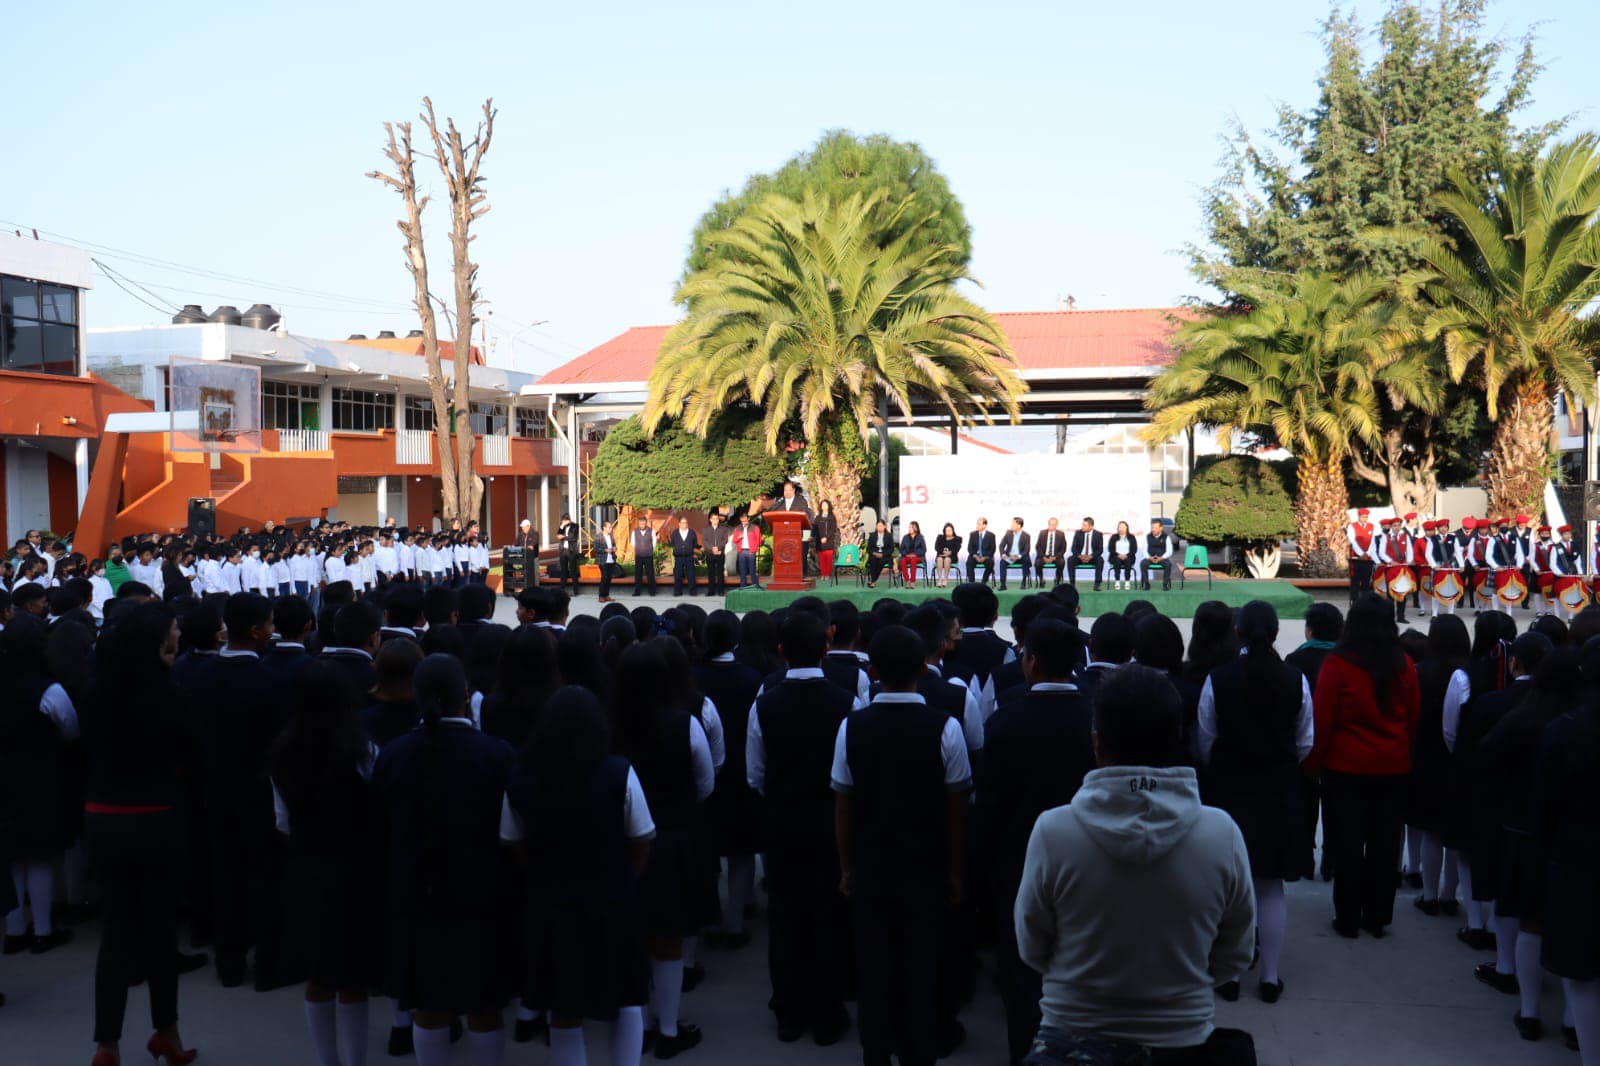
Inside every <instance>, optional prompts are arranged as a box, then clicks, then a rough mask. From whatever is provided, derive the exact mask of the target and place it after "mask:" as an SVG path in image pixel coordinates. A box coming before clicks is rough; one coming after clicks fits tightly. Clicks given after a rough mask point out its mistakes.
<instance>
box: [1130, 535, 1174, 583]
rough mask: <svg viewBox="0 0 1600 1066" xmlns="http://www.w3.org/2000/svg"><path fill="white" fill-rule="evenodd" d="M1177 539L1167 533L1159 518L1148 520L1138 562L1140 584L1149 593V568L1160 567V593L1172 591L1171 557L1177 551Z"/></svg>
mask: <svg viewBox="0 0 1600 1066" xmlns="http://www.w3.org/2000/svg"><path fill="white" fill-rule="evenodd" d="M1177 548H1178V538H1176V537H1174V536H1173V535H1172V534H1170V533H1168V532H1167V525H1166V523H1165V522H1163V521H1161V519H1159V518H1152V519H1151V520H1150V532H1149V533H1147V534H1146V535H1145V538H1144V558H1143V559H1140V560H1139V577H1140V584H1141V585H1143V586H1144V590H1145V591H1146V592H1149V591H1150V568H1151V567H1152V566H1159V567H1161V591H1163V592H1171V591H1172V556H1173V554H1174V553H1175V552H1176V551H1177Z"/></svg>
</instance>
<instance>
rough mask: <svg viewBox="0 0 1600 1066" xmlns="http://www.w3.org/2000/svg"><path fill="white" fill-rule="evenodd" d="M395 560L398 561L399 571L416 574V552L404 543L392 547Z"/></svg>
mask: <svg viewBox="0 0 1600 1066" xmlns="http://www.w3.org/2000/svg"><path fill="white" fill-rule="evenodd" d="M394 554H395V558H397V559H399V560H400V569H401V570H404V571H405V572H406V573H408V574H414V573H416V572H417V550H416V549H415V548H413V547H412V546H411V545H409V544H407V543H406V542H405V541H401V542H400V543H398V544H396V545H395V546H394Z"/></svg>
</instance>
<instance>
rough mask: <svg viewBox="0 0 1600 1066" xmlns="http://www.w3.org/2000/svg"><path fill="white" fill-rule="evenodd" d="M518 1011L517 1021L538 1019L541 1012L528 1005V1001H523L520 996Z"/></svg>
mask: <svg viewBox="0 0 1600 1066" xmlns="http://www.w3.org/2000/svg"><path fill="white" fill-rule="evenodd" d="M516 1011H517V1021H519V1022H531V1021H534V1020H535V1019H537V1018H538V1017H539V1014H540V1012H539V1011H536V1010H534V1009H533V1008H532V1007H530V1006H528V1005H527V1004H526V1003H523V1002H522V999H521V997H520V996H519V997H518V998H517V1006H516Z"/></svg>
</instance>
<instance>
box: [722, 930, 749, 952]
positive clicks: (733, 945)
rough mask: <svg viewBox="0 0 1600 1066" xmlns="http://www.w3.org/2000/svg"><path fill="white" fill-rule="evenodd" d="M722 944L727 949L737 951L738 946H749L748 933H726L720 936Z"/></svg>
mask: <svg viewBox="0 0 1600 1066" xmlns="http://www.w3.org/2000/svg"><path fill="white" fill-rule="evenodd" d="M722 946H723V947H724V948H726V949H727V950H729V951H738V950H739V949H740V948H743V947H749V946H750V934H749V933H727V934H725V935H724V936H723V938H722Z"/></svg>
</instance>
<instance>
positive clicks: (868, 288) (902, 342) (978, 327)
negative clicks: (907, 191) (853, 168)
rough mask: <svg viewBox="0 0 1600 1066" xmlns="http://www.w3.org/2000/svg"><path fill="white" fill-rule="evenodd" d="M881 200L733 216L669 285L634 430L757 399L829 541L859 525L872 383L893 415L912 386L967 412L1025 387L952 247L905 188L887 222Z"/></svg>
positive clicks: (1006, 406)
mask: <svg viewBox="0 0 1600 1066" xmlns="http://www.w3.org/2000/svg"><path fill="white" fill-rule="evenodd" d="M884 199H885V196H884V195H883V194H880V195H877V196H862V195H859V194H858V195H855V196H851V197H850V198H849V199H846V200H843V201H838V202H835V201H832V200H829V199H827V198H825V197H821V196H817V195H815V194H814V193H812V192H809V191H808V192H807V193H806V194H805V195H804V197H803V199H801V200H799V201H795V200H792V199H788V198H786V197H780V196H773V197H770V198H768V199H767V200H765V201H763V202H762V203H761V204H760V205H758V206H757V207H756V208H754V209H753V210H752V211H750V212H749V213H747V214H746V215H745V216H743V217H742V218H741V219H740V220H739V221H738V222H737V223H735V225H734V226H733V228H732V229H730V230H728V231H727V232H726V233H725V234H724V235H723V238H722V240H723V243H724V245H725V246H726V247H727V250H728V251H729V252H730V253H731V254H729V255H728V256H725V257H723V258H721V259H720V260H719V261H718V262H717V263H714V264H712V265H711V266H709V267H707V268H706V269H704V270H701V271H697V272H695V273H694V274H691V275H690V276H689V277H688V278H687V279H686V280H685V281H684V283H683V284H682V286H680V287H679V289H678V293H677V297H676V299H677V300H678V302H679V303H681V304H683V305H684V306H685V307H686V308H688V311H687V313H686V315H685V317H684V318H683V320H682V321H680V322H679V323H678V324H677V325H675V326H673V327H672V329H671V330H669V331H668V333H667V336H666V337H665V339H663V341H662V343H661V352H660V356H659V358H658V359H657V361H656V365H655V369H654V370H653V371H652V372H651V374H650V391H649V398H648V399H647V400H646V402H645V407H644V412H643V417H644V425H645V429H646V430H647V431H649V432H653V431H654V430H655V428H656V427H657V426H659V425H661V424H662V422H663V420H664V419H667V418H676V419H681V420H682V423H683V425H684V427H685V428H687V429H688V430H690V431H691V432H693V433H697V434H699V435H701V436H704V435H706V433H707V432H708V431H709V430H710V428H711V426H712V425H713V423H714V422H715V421H716V419H717V417H718V416H719V414H720V413H721V412H722V411H723V410H724V409H725V408H727V407H728V405H729V404H731V403H733V402H735V401H738V400H748V401H750V402H751V403H754V404H757V405H759V406H760V407H761V408H762V410H763V412H764V414H763V419H764V431H765V436H766V445H767V448H768V449H769V450H771V451H774V452H775V451H776V450H777V449H778V448H779V447H780V445H781V444H782V443H784V442H785V441H784V438H786V437H787V436H789V435H792V434H796V433H797V434H798V435H800V436H802V437H803V438H804V440H805V442H806V444H807V448H808V454H807V459H806V468H805V469H806V476H807V480H808V482H809V489H810V493H811V497H812V501H813V503H816V502H817V501H819V500H822V499H831V500H832V501H833V504H834V508H835V513H836V514H837V515H838V518H839V525H840V538H841V541H842V542H844V543H849V542H851V541H852V540H853V539H855V538H858V537H859V535H860V527H859V517H860V516H859V512H860V508H861V477H862V474H863V473H864V471H865V468H866V449H865V447H864V444H863V439H864V438H865V436H866V434H867V433H868V430H869V427H870V426H871V424H872V423H873V422H874V421H875V420H876V419H877V418H878V405H879V400H880V397H885V396H886V397H887V399H888V400H890V401H892V402H893V404H894V405H895V406H896V407H897V408H899V410H900V411H901V412H902V413H903V414H905V415H906V416H907V418H909V417H910V414H911V408H912V403H913V401H914V400H922V401H924V402H926V401H932V402H934V403H936V404H937V405H938V406H940V407H942V408H944V409H945V410H947V411H949V412H950V414H951V415H953V416H955V417H956V418H957V419H959V420H960V421H962V422H965V423H969V424H970V423H971V422H972V421H974V420H976V419H982V420H984V421H992V416H991V410H992V409H993V408H994V407H999V408H1001V409H1002V410H1004V411H1005V412H1006V414H1007V415H1008V416H1010V418H1011V420H1012V421H1013V422H1014V421H1016V420H1017V415H1018V403H1017V398H1018V397H1019V396H1020V395H1021V394H1022V393H1023V392H1025V391H1026V386H1025V385H1024V384H1023V383H1022V380H1021V379H1020V378H1019V377H1018V376H1017V374H1016V372H1015V370H1014V368H1013V360H1012V356H1011V348H1010V345H1009V344H1008V342H1007V341H1006V338H1005V334H1004V333H1003V332H1001V329H1000V326H999V324H998V323H997V322H995V320H994V319H993V318H992V317H991V316H990V315H989V314H988V312H986V311H984V310H983V308H981V307H979V306H978V305H977V304H975V303H973V302H972V301H971V300H969V299H967V298H966V297H965V296H963V295H962V294H961V293H960V292H958V291H957V289H956V283H957V282H959V281H964V280H971V277H970V275H969V274H968V273H967V271H966V268H965V266H964V265H962V261H961V251H960V249H959V248H958V247H957V246H955V245H950V244H929V243H928V242H927V239H926V236H925V233H924V231H925V230H926V229H928V228H929V226H930V225H932V223H933V216H930V215H926V214H922V213H921V208H920V205H919V204H918V203H917V201H916V198H915V197H914V196H913V197H910V198H908V199H906V200H905V201H903V202H901V203H900V204H899V205H898V206H894V207H892V208H891V209H890V210H888V212H887V217H888V224H887V225H886V224H885V222H884V219H885V212H884V211H881V210H879V208H880V205H881V204H882V203H883V201H884ZM884 233H893V234H894V235H895V236H894V237H893V238H892V239H890V240H887V241H885V240H883V239H881V237H880V235H881V234H884Z"/></svg>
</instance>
